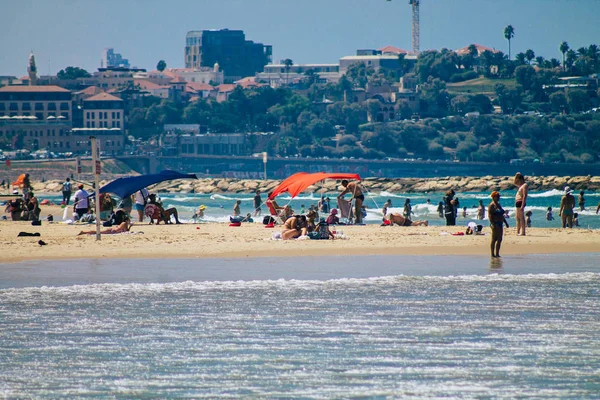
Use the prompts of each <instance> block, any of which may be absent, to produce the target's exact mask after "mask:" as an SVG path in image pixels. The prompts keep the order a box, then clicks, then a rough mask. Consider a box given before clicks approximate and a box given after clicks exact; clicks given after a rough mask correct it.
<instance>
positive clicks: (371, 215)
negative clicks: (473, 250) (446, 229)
mask: <svg viewBox="0 0 600 400" xmlns="http://www.w3.org/2000/svg"><path fill="white" fill-rule="evenodd" d="M515 194H516V192H515V191H504V192H502V193H501V195H502V197H501V199H500V203H501V204H502V206H503V207H504V209H505V210H507V211H508V212H509V219H508V221H509V224H510V223H511V218H512V219H513V220H512V224H511V225H515V221H514V216H515V214H514V213H515V207H514V198H515ZM321 195H324V196H326V197H327V196H328V197H329V198H330V204H331V206H332V208H333V207H336V204H337V203H336V202H337V195H338V193H335V192H331V193H320V192H319V193H303V194H301V195H299V196H297V197H295V198H293V199H292V198H291V197H290V196H289V195H287V194H284V195H280V196H278V197H277V202H278V204H279V205H286V204H290V205H291V207H292V208H293V209H294V211H295V212H296V213H300V212H301V210H302V209H303V208H304V210H307V209H308V207H310V206H311V205H316V204H317V202H318V201H319V199H320V198H321ZM489 195H490V194H489V193H488V192H462V193H458V194H457V196H456V197H457V198H458V199H459V202H460V210H459V213H458V218H457V225H464V226H466V225H467V224H468V223H469V222H471V221H474V222H477V223H478V224H483V225H488V222H487V221H483V222H482V221H479V222H478V221H477V219H476V218H477V206H478V205H479V200H483V204H484V205H485V206H486V209H487V206H488V205H489V203H490V201H491V199H490V197H489ZM563 195H564V193H563V192H562V191H559V190H556V189H553V190H548V191H542V192H530V193H529V197H528V199H527V207H526V210H527V211H531V212H532V216H531V222H532V226H533V227H541V228H550V227H555V228H556V227H561V226H562V223H561V218H560V217H559V216H558V211H559V210H560V200H561V198H562V196H563ZM574 195H575V197H576V198H577V193H574ZM159 197H160V198H161V200H162V201H163V205H164V206H165V207H175V208H177V210H178V212H179V215H180V216H181V218H182V220H183V221H185V222H194V220H193V219H192V216H193V215H194V213H195V212H196V211H197V210H198V208H199V207H200V206H201V205H204V206H205V207H206V209H205V211H204V215H205V216H204V218H203V219H202V220H196V221H195V222H229V217H230V216H231V214H232V212H233V206H234V204H235V202H236V201H237V200H241V201H242V202H241V206H240V209H241V212H242V214H243V215H245V214H247V213H252V214H254V205H253V195H252V194H235V193H223V194H196V193H189V194H187V193H186V194H166V193H161V194H159ZM265 197H266V195H265V194H262V200H263V201H264V200H266V198H265ZM442 197H443V193H402V194H399V193H390V192H385V191H384V192H377V193H368V194H367V195H366V198H365V202H364V204H365V206H366V211H367V216H366V218H365V219H364V222H365V223H367V224H380V223H381V221H382V218H383V215H382V208H383V204H384V203H385V202H386V201H387V200H388V199H389V200H391V201H392V207H391V208H390V211H391V212H397V213H402V211H403V209H404V203H405V201H406V199H410V203H411V206H412V211H413V213H414V215H413V216H412V219H413V220H427V221H428V222H429V223H430V225H434V226H436V225H437V226H440V225H445V219H443V218H440V217H439V215H438V212H437V208H438V203H439V202H440V201H442ZM42 199H48V200H50V201H52V202H55V203H57V204H58V203H60V201H61V199H62V197H61V196H60V195H46V196H44V197H42ZM585 199H586V208H585V210H583V211H579V210H578V209H577V210H575V211H576V212H577V213H578V214H579V226H580V227H581V228H589V229H600V215H599V214H596V208H597V207H598V205H600V192H586V194H585ZM463 207H467V210H466V213H467V215H466V216H463V210H462V208H463ZM548 207H552V210H553V217H554V220H551V221H548V220H547V219H546V214H547V211H548ZM266 212H268V209H267V207H266V206H265V205H263V206H262V215H263V216H264V215H265V213H266ZM486 212H487V211H486ZM67 218H71V216H70V215H69V216H67ZM59 220H60V219H59ZM255 220H256V221H255V222H262V218H255Z"/></svg>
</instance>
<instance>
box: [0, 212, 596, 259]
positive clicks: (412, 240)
mask: <svg viewBox="0 0 600 400" xmlns="http://www.w3.org/2000/svg"><path fill="white" fill-rule="evenodd" d="M48 213H51V214H53V215H55V216H58V215H61V214H62V212H61V209H60V208H59V207H56V206H55V207H44V213H43V215H42V218H43V219H44V221H43V222H42V225H41V226H32V225H31V223H30V222H24V221H20V222H13V221H10V220H8V221H1V222H0V262H5V263H6V262H19V261H24V260H41V259H77V258H194V257H199V258H202V257H273V256H292V257H296V256H304V255H313V256H314V255H370V254H380V255H403V254H405V255H445V254H449V255H450V254H451V255H487V254H489V240H490V237H489V228H487V223H486V224H484V226H485V228H484V232H485V233H486V235H483V236H452V235H448V234H446V232H447V233H449V234H452V233H456V232H460V231H464V229H465V228H464V227H463V226H455V227H408V228H406V227H398V226H394V227H380V226H377V225H367V226H343V227H338V228H337V229H338V230H342V231H343V232H344V235H345V236H347V237H348V238H347V239H346V240H328V241H320V240H292V241H281V240H271V236H272V234H273V232H276V231H280V229H279V228H278V227H275V228H274V229H268V228H265V227H264V226H263V225H262V224H260V223H254V224H244V225H243V226H241V227H229V226H228V224H224V223H206V224H183V225H162V224H161V225H158V226H156V225H148V224H147V223H142V224H139V223H134V225H133V227H132V229H131V232H132V233H129V234H119V235H103V236H102V240H101V241H96V238H95V235H86V236H77V233H78V232H79V231H81V230H93V229H95V225H87V224H84V225H82V224H74V225H67V224H63V223H61V222H53V223H48V222H46V221H45V217H44V215H46V214H48ZM21 231H23V232H32V233H33V232H39V233H40V235H41V236H40V237H17V235H18V233H19V232H21ZM40 239H42V240H43V241H44V242H46V243H47V245H46V246H40V245H39V244H38V240H40ZM599 251H600V231H599V230H587V229H583V228H579V229H573V230H569V229H566V230H565V229H555V228H532V229H530V230H528V236H526V237H517V236H516V233H515V229H514V228H513V227H512V226H511V228H509V229H506V230H505V239H504V242H503V246H502V253H501V254H505V255H515V254H550V253H586V252H599Z"/></svg>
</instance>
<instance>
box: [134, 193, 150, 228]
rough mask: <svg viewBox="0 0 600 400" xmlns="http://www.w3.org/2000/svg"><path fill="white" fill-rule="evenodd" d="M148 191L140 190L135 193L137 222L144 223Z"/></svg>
mask: <svg viewBox="0 0 600 400" xmlns="http://www.w3.org/2000/svg"><path fill="white" fill-rule="evenodd" d="M149 195H150V193H148V189H146V188H142V189H141V190H138V191H137V192H135V210H136V211H137V213H138V222H144V208H146V204H148V196H149Z"/></svg>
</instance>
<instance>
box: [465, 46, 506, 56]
mask: <svg viewBox="0 0 600 400" xmlns="http://www.w3.org/2000/svg"><path fill="white" fill-rule="evenodd" d="M473 45H474V46H475V48H476V49H477V55H479V56H480V55H481V54H482V53H483V52H484V51H491V52H492V53H497V52H498V51H499V50H496V49H492V48H491V47H486V46H482V45H480V44H473ZM469 47H471V45H468V46H465V47H463V48H461V49H458V50H456V51H455V52H456V54H458V55H459V56H464V55H466V54H469V52H470V50H469Z"/></svg>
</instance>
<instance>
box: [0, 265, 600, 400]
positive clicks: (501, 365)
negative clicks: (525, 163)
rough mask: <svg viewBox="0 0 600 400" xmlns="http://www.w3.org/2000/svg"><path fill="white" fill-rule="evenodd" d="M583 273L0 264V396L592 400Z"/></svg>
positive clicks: (593, 285)
mask: <svg viewBox="0 0 600 400" xmlns="http://www.w3.org/2000/svg"><path fill="white" fill-rule="evenodd" d="M597 259H598V254H591V255H546V256H539V255H532V256H521V257H506V258H504V259H503V260H502V261H493V262H492V263H490V261H489V259H486V258H483V257H423V256H422V257H403V258H402V260H401V262H400V260H398V258H395V257H383V256H381V257H354V258H343V257H314V258H310V257H309V258H303V259H273V258H266V259H230V260H211V259H202V260H197V259H194V260H96V261H89V260H75V261H63V262H58V261H49V262H35V263H32V262H26V263H21V264H9V265H0V271H1V272H2V286H3V289H0V320H1V321H2V324H0V397H1V396H5V397H7V398H26V397H33V398H59V397H77V398H115V397H117V398H182V397H187V398H207V397H208V398H323V399H325V398H350V397H361V396H365V397H368V398H376V397H381V398H383V397H385V396H388V397H407V398H426V397H451V398H457V397H460V398H482V397H483V398H489V397H496V398H507V397H508V398H514V397H527V398H529V397H535V398H549V399H554V398H577V399H579V398H594V397H597V395H598V393H600V378H599V376H600V374H599V372H600V318H598V315H599V314H598V310H599V309H600V293H599V287H600V286H599V284H600V267H599V266H598V263H597ZM50 276H51V277H52V279H51V278H50ZM86 280H87V283H86ZM44 281H45V283H44ZM76 283H79V284H76ZM81 283H83V284H81ZM42 284H46V285H51V286H41V285H42ZM40 286H41V287H40Z"/></svg>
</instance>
